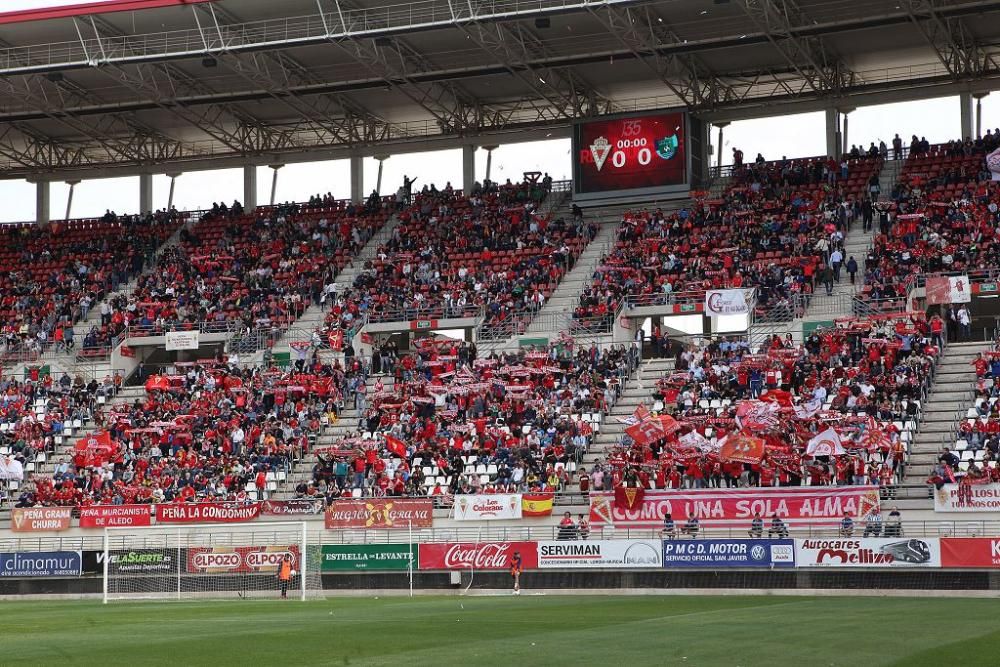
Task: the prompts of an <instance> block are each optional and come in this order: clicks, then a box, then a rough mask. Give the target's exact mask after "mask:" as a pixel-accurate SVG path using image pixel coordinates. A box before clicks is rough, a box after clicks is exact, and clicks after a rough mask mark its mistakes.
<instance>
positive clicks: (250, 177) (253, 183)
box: [243, 164, 257, 211]
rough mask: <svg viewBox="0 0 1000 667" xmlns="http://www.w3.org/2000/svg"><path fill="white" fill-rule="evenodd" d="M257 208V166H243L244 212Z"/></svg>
mask: <svg viewBox="0 0 1000 667" xmlns="http://www.w3.org/2000/svg"><path fill="white" fill-rule="evenodd" d="M255 208H257V165H255V164H247V165H243V210H244V211H252V210H254V209H255Z"/></svg>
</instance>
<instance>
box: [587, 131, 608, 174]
mask: <svg viewBox="0 0 1000 667" xmlns="http://www.w3.org/2000/svg"><path fill="white" fill-rule="evenodd" d="M590 154H591V155H593V156H594V166H595V167H597V171H600V170H601V167H603V166H604V161H605V160H607V159H608V155H610V154H611V144H610V143H609V142H608V140H607V138H606V137H597V138H596V139H594V143H592V144H590Z"/></svg>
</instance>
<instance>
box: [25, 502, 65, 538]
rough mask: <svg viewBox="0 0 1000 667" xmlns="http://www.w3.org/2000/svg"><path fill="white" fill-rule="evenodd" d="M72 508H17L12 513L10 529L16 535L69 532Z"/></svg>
mask: <svg viewBox="0 0 1000 667" xmlns="http://www.w3.org/2000/svg"><path fill="white" fill-rule="evenodd" d="M72 517H73V508H72V507H15V508H14V509H12V510H11V511H10V529H11V530H12V531H14V532H15V533H43V532H49V531H57V530H68V529H69V526H70V522H71V519H72Z"/></svg>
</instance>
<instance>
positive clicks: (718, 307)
mask: <svg viewBox="0 0 1000 667" xmlns="http://www.w3.org/2000/svg"><path fill="white" fill-rule="evenodd" d="M749 312H750V306H749V304H747V293H746V291H744V290H742V289H710V290H706V291H705V315H706V316H708V317H720V316H722V315H746V314H748V313H749Z"/></svg>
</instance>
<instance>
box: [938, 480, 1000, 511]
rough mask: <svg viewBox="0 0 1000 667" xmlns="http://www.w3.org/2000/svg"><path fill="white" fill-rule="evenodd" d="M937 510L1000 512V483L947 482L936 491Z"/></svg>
mask: <svg viewBox="0 0 1000 667" xmlns="http://www.w3.org/2000/svg"><path fill="white" fill-rule="evenodd" d="M934 511H935V512H1000V484H968V485H966V486H964V487H963V486H961V485H960V484H945V485H944V486H942V487H941V488H940V489H937V490H935V491H934Z"/></svg>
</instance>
